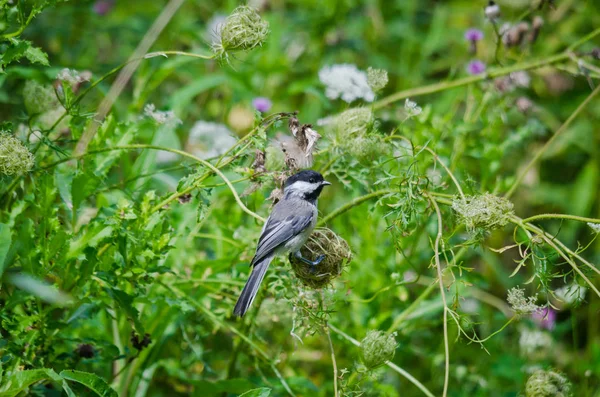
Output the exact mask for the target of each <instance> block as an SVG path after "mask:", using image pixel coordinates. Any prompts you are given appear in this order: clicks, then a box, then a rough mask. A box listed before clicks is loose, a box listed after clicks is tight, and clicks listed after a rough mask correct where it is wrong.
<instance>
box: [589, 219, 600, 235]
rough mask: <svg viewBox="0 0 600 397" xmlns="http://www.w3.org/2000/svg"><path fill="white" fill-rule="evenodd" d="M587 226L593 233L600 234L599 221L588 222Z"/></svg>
mask: <svg viewBox="0 0 600 397" xmlns="http://www.w3.org/2000/svg"><path fill="white" fill-rule="evenodd" d="M588 226H589V227H590V228H591V229H592V230H593V231H594V233H596V234H600V223H592V222H588Z"/></svg>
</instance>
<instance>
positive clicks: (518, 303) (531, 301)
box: [506, 287, 541, 315]
mask: <svg viewBox="0 0 600 397" xmlns="http://www.w3.org/2000/svg"><path fill="white" fill-rule="evenodd" d="M506 300H507V301H508V304H509V305H510V306H511V307H512V309H513V310H514V311H515V312H516V313H517V315H522V314H531V313H534V312H536V311H538V310H540V309H541V307H540V306H538V305H537V304H536V302H537V295H534V296H529V297H525V290H523V289H521V288H519V287H515V288H511V289H509V290H508V297H507V299H506Z"/></svg>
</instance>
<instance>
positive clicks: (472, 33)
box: [465, 28, 483, 54]
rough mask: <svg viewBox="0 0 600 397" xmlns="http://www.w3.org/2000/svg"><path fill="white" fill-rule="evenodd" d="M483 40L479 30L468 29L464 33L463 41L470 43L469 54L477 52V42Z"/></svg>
mask: <svg viewBox="0 0 600 397" xmlns="http://www.w3.org/2000/svg"><path fill="white" fill-rule="evenodd" d="M482 39H483V32H482V31H481V30H479V29H473V28H471V29H468V30H467V31H466V32H465V40H467V41H468V42H469V43H470V47H469V52H471V54H475V53H476V52H477V42H478V41H480V40H482Z"/></svg>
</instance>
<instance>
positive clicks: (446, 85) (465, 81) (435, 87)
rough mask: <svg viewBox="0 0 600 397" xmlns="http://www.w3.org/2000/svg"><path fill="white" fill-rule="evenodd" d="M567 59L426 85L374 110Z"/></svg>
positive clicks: (566, 56)
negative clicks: (403, 100) (404, 100)
mask: <svg viewBox="0 0 600 397" xmlns="http://www.w3.org/2000/svg"><path fill="white" fill-rule="evenodd" d="M566 59H569V53H568V52H562V53H559V54H556V55H552V56H549V57H547V58H543V59H538V60H534V61H529V62H521V63H517V64H514V65H511V66H506V67H502V68H496V69H492V70H490V71H489V72H487V73H484V74H479V75H476V76H468V77H463V78H462V79H458V80H454V81H443V82H440V83H434V84H430V85H425V86H421V87H416V88H410V89H408V90H404V91H400V92H397V93H395V94H392V95H390V96H388V97H385V98H383V99H381V100H379V101H377V102H375V103H373V109H381V108H383V107H385V106H387V105H389V104H391V103H394V102H397V101H400V100H402V99H406V98H414V97H417V96H420V95H426V94H433V93H436V92H440V91H445V90H448V89H451V88H457V87H462V86H465V85H469V84H473V83H476V82H478V81H483V80H486V79H493V78H495V77H500V76H505V75H507V74H511V73H513V72H517V71H520V70H530V69H537V68H540V67H543V66H547V65H552V64H554V63H558V62H562V61H564V60H566Z"/></svg>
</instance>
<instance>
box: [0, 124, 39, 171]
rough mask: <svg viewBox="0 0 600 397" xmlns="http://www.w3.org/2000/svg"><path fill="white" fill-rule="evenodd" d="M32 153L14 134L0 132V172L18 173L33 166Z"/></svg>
mask: <svg viewBox="0 0 600 397" xmlns="http://www.w3.org/2000/svg"><path fill="white" fill-rule="evenodd" d="M33 165H34V157H33V154H31V152H30V151H29V149H27V148H26V147H25V145H23V144H22V143H21V141H20V140H18V139H17V138H15V137H14V136H12V135H10V134H8V133H5V132H0V174H4V175H19V174H24V173H27V172H29V171H31V169H32V168H33Z"/></svg>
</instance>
